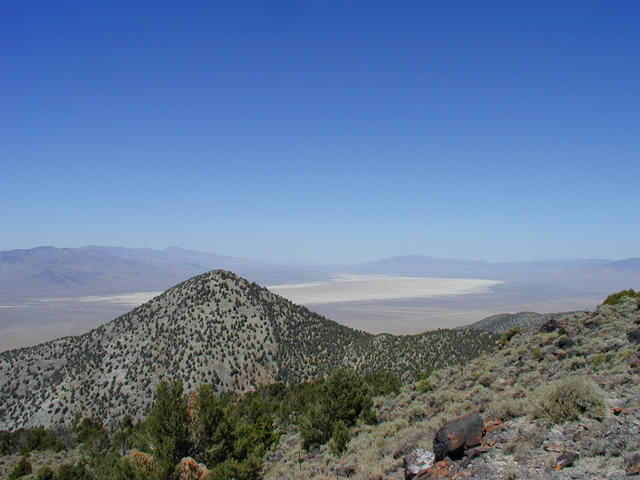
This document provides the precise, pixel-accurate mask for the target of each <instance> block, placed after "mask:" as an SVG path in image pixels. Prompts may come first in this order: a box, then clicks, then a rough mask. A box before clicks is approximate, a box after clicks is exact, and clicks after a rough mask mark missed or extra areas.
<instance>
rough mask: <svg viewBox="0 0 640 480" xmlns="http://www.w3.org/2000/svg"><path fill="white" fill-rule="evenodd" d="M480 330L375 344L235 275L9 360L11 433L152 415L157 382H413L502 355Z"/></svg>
mask: <svg viewBox="0 0 640 480" xmlns="http://www.w3.org/2000/svg"><path fill="white" fill-rule="evenodd" d="M494 342H495V336H493V334H491V333H488V332H485V331H480V330H475V329H464V328H463V329H453V330H444V329H442V330H436V331H431V332H425V333H422V334H418V335H405V336H393V335H388V334H380V335H371V334H368V333H365V332H361V331H358V330H353V329H351V328H348V327H345V326H342V325H339V324H337V323H335V322H333V321H331V320H327V319H326V318H324V317H321V316H320V315H318V314H315V313H313V312H312V311H310V310H308V309H306V308H304V307H300V306H298V305H295V304H293V303H291V302H290V301H288V300H286V299H284V298H282V297H279V296H278V295H276V294H274V293H272V292H270V291H269V290H267V289H266V288H262V287H259V286H258V285H257V284H255V283H251V282H248V281H247V280H244V279H242V278H240V277H238V276H236V275H234V274H232V273H230V272H227V271H223V270H216V271H213V272H209V273H206V274H202V275H199V276H196V277H194V278H191V279H190V280H188V281H185V282H183V283H181V284H179V285H177V286H175V287H173V288H171V289H169V290H168V291H166V292H164V293H163V294H162V295H159V296H158V297H155V298H154V299H152V300H150V301H149V302H147V303H145V304H143V305H141V306H140V307H138V308H136V309H134V310H132V311H131V312H130V313H127V314H125V315H123V316H121V317H119V318H117V319H115V320H113V321H111V322H109V323H107V324H105V325H103V326H101V327H99V328H97V329H94V330H92V331H90V332H88V333H86V334H84V335H80V336H74V337H66V338H61V339H58V340H54V341H51V342H47V343H44V344H40V345H36V346H34V347H27V348H21V349H17V350H10V351H7V352H3V353H0V392H1V393H0V430H3V429H15V428H19V427H27V426H30V427H35V426H38V425H45V426H53V425H56V424H69V423H71V422H72V421H73V420H74V419H76V418H78V417H80V416H83V415H87V414H88V415H92V416H93V417H94V418H100V419H101V420H102V421H103V422H104V423H105V424H109V425H110V426H112V427H113V426H115V425H116V423H117V421H118V420H119V419H120V418H122V417H123V416H125V415H133V416H134V417H137V418H140V417H141V416H143V415H145V414H147V413H148V411H149V408H150V406H151V402H152V400H153V392H154V390H155V386H156V384H157V383H158V382H159V381H160V380H161V379H179V380H181V381H183V382H184V383H185V385H186V388H187V390H190V389H194V388H195V387H196V386H198V385H200V384H203V383H211V384H213V385H214V386H215V388H216V389H217V390H218V391H227V390H237V391H246V390H250V389H252V388H254V387H255V386H257V385H260V384H266V383H272V382H299V381H302V380H306V379H310V378H314V377H317V376H319V375H326V374H328V373H330V372H331V371H333V370H334V369H336V368H337V367H340V366H351V367H354V368H356V369H358V370H359V371H364V372H366V371H370V372H374V371H376V372H377V371H392V372H395V373H396V374H398V375H400V376H401V377H403V378H408V379H411V378H413V377H414V376H415V375H417V374H418V373H419V372H420V371H422V370H424V369H426V368H428V367H432V366H433V367H440V366H445V365H450V364H459V363H463V362H464V361H466V360H468V359H469V358H472V357H475V356H476V355H478V354H479V353H481V352H484V351H487V350H488V349H490V348H492V346H493V345H494Z"/></svg>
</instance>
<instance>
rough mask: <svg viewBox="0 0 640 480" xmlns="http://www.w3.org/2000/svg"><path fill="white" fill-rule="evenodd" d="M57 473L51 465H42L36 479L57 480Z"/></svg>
mask: <svg viewBox="0 0 640 480" xmlns="http://www.w3.org/2000/svg"><path fill="white" fill-rule="evenodd" d="M55 478H56V474H55V472H54V471H53V470H52V469H51V467H42V468H41V469H40V470H38V473H37V474H36V480H55Z"/></svg>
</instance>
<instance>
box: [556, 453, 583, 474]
mask: <svg viewBox="0 0 640 480" xmlns="http://www.w3.org/2000/svg"><path fill="white" fill-rule="evenodd" d="M577 458H578V454H577V453H576V452H564V453H563V454H562V455H560V456H559V457H558V458H556V466H555V469H556V470H562V469H563V468H566V467H570V466H572V465H573V462H575V461H576V459H577Z"/></svg>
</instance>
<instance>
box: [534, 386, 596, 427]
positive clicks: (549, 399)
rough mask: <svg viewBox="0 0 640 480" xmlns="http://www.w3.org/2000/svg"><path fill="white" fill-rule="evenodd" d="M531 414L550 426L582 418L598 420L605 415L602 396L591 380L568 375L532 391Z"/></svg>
mask: <svg viewBox="0 0 640 480" xmlns="http://www.w3.org/2000/svg"><path fill="white" fill-rule="evenodd" d="M533 413H534V415H535V416H536V417H538V418H547V419H549V420H551V421H552V422H553V423H562V422H567V421H572V420H577V419H579V418H580V417H582V416H583V415H586V416H589V417H594V418H597V417H599V416H602V415H603V414H604V394H603V393H602V390H600V387H598V385H596V383H595V382H594V381H593V380H592V379H590V378H588V377H582V376H576V375H572V376H568V377H565V378H562V379H560V380H555V381H553V382H551V383H548V384H545V385H543V386H541V387H539V388H538V389H537V390H536V391H535V393H534V400H533Z"/></svg>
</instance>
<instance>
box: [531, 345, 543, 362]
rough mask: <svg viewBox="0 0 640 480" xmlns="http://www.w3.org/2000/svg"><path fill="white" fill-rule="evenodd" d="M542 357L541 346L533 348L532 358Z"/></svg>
mask: <svg viewBox="0 0 640 480" xmlns="http://www.w3.org/2000/svg"><path fill="white" fill-rule="evenodd" d="M540 357H542V349H541V348H540V347H536V348H534V349H533V350H531V359H532V360H538V359H539V358H540Z"/></svg>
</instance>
